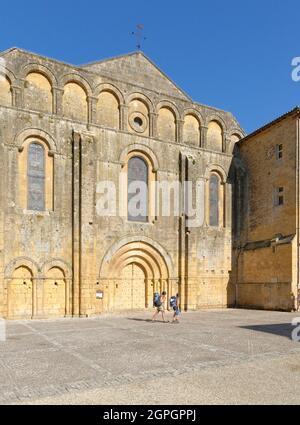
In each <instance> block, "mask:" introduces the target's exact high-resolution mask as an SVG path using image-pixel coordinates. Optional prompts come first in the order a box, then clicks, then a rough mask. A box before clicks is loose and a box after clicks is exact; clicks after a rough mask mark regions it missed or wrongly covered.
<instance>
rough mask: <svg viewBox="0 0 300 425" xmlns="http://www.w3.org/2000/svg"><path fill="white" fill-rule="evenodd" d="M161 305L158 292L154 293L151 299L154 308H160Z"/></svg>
mask: <svg viewBox="0 0 300 425" xmlns="http://www.w3.org/2000/svg"><path fill="white" fill-rule="evenodd" d="M161 304H162V302H161V300H160V294H159V293H158V292H155V294H154V297H153V306H154V307H160V306H161Z"/></svg>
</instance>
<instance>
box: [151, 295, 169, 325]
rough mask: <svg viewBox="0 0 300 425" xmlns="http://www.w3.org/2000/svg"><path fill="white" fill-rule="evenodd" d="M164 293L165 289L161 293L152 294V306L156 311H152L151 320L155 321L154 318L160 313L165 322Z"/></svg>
mask: <svg viewBox="0 0 300 425" xmlns="http://www.w3.org/2000/svg"><path fill="white" fill-rule="evenodd" d="M166 295H167V293H166V292H165V291H164V292H163V293H162V294H161V295H159V294H154V307H155V308H156V312H155V313H154V315H153V317H152V322H155V318H156V316H157V315H158V314H159V313H161V315H162V318H163V321H164V322H166V320H165V302H166Z"/></svg>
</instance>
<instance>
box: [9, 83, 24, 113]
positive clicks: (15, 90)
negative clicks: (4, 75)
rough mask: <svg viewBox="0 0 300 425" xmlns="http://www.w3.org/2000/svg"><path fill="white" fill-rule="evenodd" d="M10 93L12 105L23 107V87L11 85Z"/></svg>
mask: <svg viewBox="0 0 300 425" xmlns="http://www.w3.org/2000/svg"><path fill="white" fill-rule="evenodd" d="M11 94H12V106H15V107H16V108H23V107H24V99H23V89H22V88H21V87H20V86H17V85H12V86H11Z"/></svg>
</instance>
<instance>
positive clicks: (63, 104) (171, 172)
mask: <svg viewBox="0 0 300 425" xmlns="http://www.w3.org/2000/svg"><path fill="white" fill-rule="evenodd" d="M0 58H2V59H4V61H5V66H4V67H3V66H2V68H0V74H1V77H2V78H1V79H0V114H1V126H0V163H1V179H0V317H5V318H11V319H18V318H48V317H67V316H83V317H85V316H93V315H99V314H102V313H106V312H121V311H128V310H140V309H147V308H149V309H150V308H152V299H153V293H154V292H156V291H163V290H165V291H166V292H167V295H168V297H169V296H170V295H173V294H175V293H177V292H179V294H180V298H181V307H182V309H185V310H192V309H200V308H216V307H229V306H234V305H236V304H237V301H238V300H237V287H238V283H239V282H237V279H238V278H237V273H236V271H235V270H233V268H234V267H236V264H237V261H236V255H235V252H236V251H235V250H233V249H232V248H233V245H232V244H233V240H232V231H233V230H234V229H235V226H236V225H235V226H233V220H232V217H234V221H236V217H235V214H240V212H239V211H240V209H239V208H240V205H239V206H238V208H237V209H236V205H235V200H234V197H233V190H235V192H234V193H237V192H236V190H237V189H236V188H235V181H236V179H237V176H240V175H244V173H245V172H247V171H245V170H246V169H247V167H246V168H245V164H244V162H243V159H241V158H240V153H239V154H237V155H235V157H234V152H235V151H236V150H238V151H239V152H240V149H239V148H238V145H239V144H240V143H243V142H240V140H241V139H243V137H244V136H245V134H244V132H243V130H242V128H241V127H240V125H239V124H238V122H237V120H236V119H235V118H234V116H233V115H232V114H231V113H229V112H225V111H222V110H219V109H216V108H213V107H209V106H205V105H201V104H199V103H196V102H194V101H193V100H192V99H191V98H190V97H189V96H188V95H186V94H185V93H184V92H183V91H182V90H181V89H180V88H179V87H177V86H176V84H175V83H174V82H172V81H171V80H170V79H169V78H168V77H167V76H166V75H165V74H164V73H163V72H162V71H161V70H160V69H158V68H157V66H156V65H155V64H153V63H152V62H151V60H150V59H148V58H147V57H146V56H145V55H144V54H143V53H142V52H136V53H132V54H128V55H124V56H120V57H116V58H112V59H108V60H104V61H99V62H95V63H91V64H87V65H83V66H79V67H78V66H73V65H69V64H66V63H63V62H59V61H56V60H52V59H49V58H45V57H42V56H39V55H36V54H32V53H29V52H26V51H23V50H20V49H17V48H12V49H9V50H7V51H5V52H3V53H1V54H0ZM136 180H138V181H142V182H143V183H144V184H145V187H146V192H147V193H146V204H147V205H146V210H145V211H144V214H141V215H138V216H132V215H131V214H129V212H128V211H129V210H128V208H129V204H130V202H131V200H132V193H130V191H129V187H130V183H132V182H134V181H136ZM186 181H189V182H191V183H192V185H194V186H195V187H197V184H198V183H199V182H200V183H199V187H200V190H199V193H200V194H201V197H200V203H199V199H198V197H197V196H196V195H197V190H195V191H192V192H191V195H190V198H189V199H187V189H186V187H185V185H184V182H186ZM101 182H109V183H110V184H111V185H112V186H113V187H114V188H115V191H114V190H113V191H112V192H110V193H109V195H108V197H107V204H110V203H111V202H112V200H115V201H116V205H117V210H114V213H110V214H107V215H103V214H99V209H98V207H99V199H100V198H101V196H103V194H104V193H102V189H101V187H102V186H101ZM120 182H121V183H120ZM243 182H244V180H243ZM157 183H162V184H167V186H168V187H171V188H173V189H174V187H178V191H177V192H178V193H177V192H176V193H177V195H178V199H177V198H176V196H175V190H173V191H170V192H169V195H170V203H171V201H173V204H174V205H175V203H176V202H178V208H179V210H178V211H177V213H175V211H171V213H170V214H162V213H161V207H159V205H161V204H163V201H164V200H165V198H166V196H168V192H164V191H163V190H161V189H159V186H157V185H156V184H157ZM178 183H179V186H176V184H178ZM243 184H244V183H243ZM105 193H107V192H105ZM237 196H238V195H237ZM175 198H176V202H175ZM240 198H241V196H240ZM187 202H191V203H192V204H193V205H194V206H195V205H196V208H195V210H197V208H199V209H201V211H202V213H201V214H202V215H201V220H200V221H199V224H198V225H193V224H191V223H192V221H191V220H189V217H188V216H187V214H186V209H185V206H186V203H187ZM232 207H233V208H234V211H235V214H233V212H232ZM285 233H286V232H285ZM234 235H235V236H234V237H235V238H236V233H235V234H234ZM234 241H235V239H234ZM232 253H234V255H232ZM242 304H243V303H242ZM245 304H247V303H245ZM254 305H255V303H254Z"/></svg>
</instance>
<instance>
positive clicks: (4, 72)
mask: <svg viewBox="0 0 300 425" xmlns="http://www.w3.org/2000/svg"><path fill="white" fill-rule="evenodd" d="M0 75H1V76H4V77H6V78H7V80H8V81H9V83H10V85H11V86H12V85H13V84H14V83H15V81H16V76H15V74H14V73H13V72H12V71H11V70H10V69H9V68H7V67H6V66H3V65H2V64H1V63H0Z"/></svg>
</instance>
